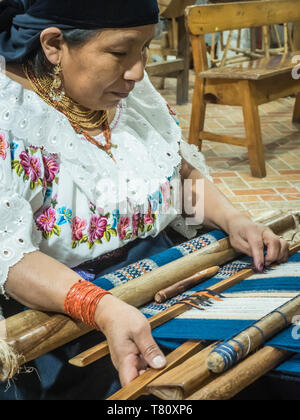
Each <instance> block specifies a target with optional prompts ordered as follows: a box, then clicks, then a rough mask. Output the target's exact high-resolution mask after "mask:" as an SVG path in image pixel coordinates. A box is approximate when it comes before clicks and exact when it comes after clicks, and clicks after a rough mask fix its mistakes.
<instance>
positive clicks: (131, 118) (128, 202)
mask: <svg viewBox="0 0 300 420" xmlns="http://www.w3.org/2000/svg"><path fill="white" fill-rule="evenodd" d="M158 15H159V10H158V6H157V2H156V0H111V1H107V0H98V1H97V2H94V1H92V0H85V1H84V2H83V1H82V0H72V1H71V0H3V1H2V2H1V5H0V55H2V56H3V57H4V58H5V60H6V63H7V68H6V70H7V71H6V72H5V73H2V74H1V75H0V288H1V291H2V293H3V295H4V296H6V297H9V298H10V299H9V300H8V301H6V300H5V299H4V298H2V301H1V302H2V306H3V315H4V316H8V315H10V314H13V313H14V311H17V310H20V308H21V309H23V308H24V306H26V307H29V308H33V309H38V310H43V311H53V312H61V313H66V314H68V315H69V316H71V317H74V318H75V319H80V320H82V321H84V322H86V323H87V324H89V325H91V326H92V327H93V328H95V330H96V329H98V330H101V332H102V333H103V334H104V335H105V336H106V338H107V340H108V343H109V346H110V352H111V358H112V362H113V365H114V367H115V368H116V370H115V371H114V370H113V369H112V367H111V365H110V363H109V362H108V361H107V360H105V361H100V362H98V363H96V364H94V365H92V367H91V368H86V369H83V370H78V369H76V368H74V367H71V366H68V364H67V360H68V358H70V357H72V356H74V355H75V354H77V353H78V352H80V351H82V349H84V348H86V346H87V345H89V346H90V345H92V344H96V342H98V341H99V334H100V333H99V332H96V331H95V333H92V334H89V335H88V336H86V337H85V338H83V339H80V340H77V341H74V342H72V343H71V344H70V345H67V346H64V347H61V348H60V349H58V350H57V351H55V352H52V353H50V354H47V355H45V356H43V357H40V358H38V359H37V360H36V361H35V363H34V364H33V366H34V367H35V368H36V369H35V370H36V371H35V372H33V373H31V374H21V375H19V376H18V378H17V380H16V381H15V383H14V385H13V386H11V387H10V388H9V389H8V390H6V388H7V387H6V384H4V385H2V387H1V392H0V395H1V397H0V398H1V399H15V398H16V399H101V398H106V397H107V396H108V395H110V394H111V393H112V392H114V391H116V389H117V387H119V386H120V383H119V380H118V378H119V379H120V382H121V383H122V384H126V383H128V382H130V381H131V380H132V379H133V378H135V377H137V376H138V375H139V373H140V372H141V371H142V370H144V369H145V368H146V367H147V366H151V367H153V368H161V367H163V366H164V364H165V358H164V355H163V352H162V350H161V349H160V348H159V347H158V345H157V344H156V343H155V341H154V339H153V338H152V335H151V330H150V327H149V323H148V321H147V320H146V318H144V316H143V315H142V314H141V313H140V312H139V311H138V310H137V309H135V308H133V307H131V306H129V305H127V304H125V303H124V302H122V301H120V300H118V299H117V298H115V297H113V296H112V295H111V294H109V293H107V292H105V291H104V290H102V289H100V288H99V287H96V286H94V285H93V284H92V283H91V282H90V281H88V280H90V279H91V277H93V276H91V273H92V274H93V275H101V274H104V273H107V272H109V271H113V270H115V269H116V268H119V267H121V266H125V265H127V264H129V263H131V262H134V261H137V260H138V259H141V258H145V257H147V256H150V255H153V254H155V253H157V252H159V251H160V250H163V249H166V248H168V247H170V246H171V245H172V243H171V241H170V240H169V239H168V237H167V235H166V233H165V231H164V230H165V228H166V227H167V226H168V225H171V224H172V223H173V225H174V223H175V225H176V226H177V228H180V229H181V232H184V231H185V228H184V219H183V218H182V217H181V214H180V211H179V210H178V206H177V205H176V200H177V198H176V197H177V196H178V190H179V187H180V185H182V186H183V187H184V189H185V185H191V182H190V183H184V182H183V181H185V180H192V183H193V182H194V184H196V182H195V181H197V180H201V182H202V185H203V186H204V188H203V192H202V193H201V194H200V197H199V194H198V196H197V197H196V198H197V200H198V202H197V204H198V206H199V208H200V206H202V204H203V203H204V206H203V207H204V215H203V216H201V215H199V214H198V213H199V212H198V211H197V207H196V209H195V215H194V216H195V217H194V219H195V220H196V222H197V223H204V224H206V225H208V226H211V227H217V228H219V229H222V230H224V231H225V232H227V233H228V235H229V237H230V240H231V243H232V245H233V246H234V247H235V248H236V249H238V250H240V251H242V252H244V253H246V254H248V255H251V256H252V257H253V259H254V264H255V265H256V267H257V269H258V270H262V269H263V267H264V265H268V264H270V263H272V262H273V261H278V262H283V261H285V260H286V258H287V244H286V243H285V242H284V241H283V240H281V239H280V238H278V237H276V236H275V235H274V234H273V233H272V232H271V231H270V230H269V229H267V228H265V227H264V226H261V225H259V224H255V223H253V222H252V221H251V220H250V219H248V218H247V217H245V216H244V215H242V214H241V213H239V212H238V211H237V210H235V209H234V208H233V207H232V206H231V204H230V203H229V202H228V201H227V200H226V199H225V198H224V197H223V195H221V193H220V192H219V191H218V190H217V189H216V188H215V187H214V186H213V184H212V183H211V182H210V177H209V174H208V170H207V168H206V166H205V163H204V159H203V156H202V155H201V153H199V152H198V151H197V149H196V148H195V146H189V145H188V144H187V143H185V142H184V141H182V139H181V133H180V129H179V127H178V125H177V123H176V121H175V119H174V116H173V113H172V112H171V110H170V109H169V107H168V106H167V104H166V103H165V101H164V100H163V98H162V97H161V96H160V95H159V94H158V93H157V92H156V91H155V89H154V88H153V86H152V84H151V83H150V81H149V79H148V77H147V76H146V75H145V72H144V70H145V64H146V58H147V49H148V47H149V44H150V42H151V40H152V38H153V36H154V33H155V24H156V23H157V22H158ZM195 191H196V189H195V188H194V187H193V191H191V192H190V194H192V193H193V194H194V195H195ZM183 192H184V194H186V193H189V192H188V191H183ZM194 198H195V197H194ZM177 201H178V200H177ZM190 216H191V214H190ZM195 220H194V222H195ZM17 302H18V304H17ZM18 305H19V307H18ZM5 390H6V391H7V392H5Z"/></svg>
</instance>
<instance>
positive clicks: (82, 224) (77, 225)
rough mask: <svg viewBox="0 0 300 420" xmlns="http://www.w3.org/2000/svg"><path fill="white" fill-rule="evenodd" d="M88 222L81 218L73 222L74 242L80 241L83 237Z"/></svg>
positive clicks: (76, 218)
mask: <svg viewBox="0 0 300 420" xmlns="http://www.w3.org/2000/svg"><path fill="white" fill-rule="evenodd" d="M86 225H87V222H86V220H84V219H80V217H77V216H76V217H74V219H73V220H72V225H71V226H72V241H80V240H81V239H82V236H83V231H84V229H85V228H86Z"/></svg>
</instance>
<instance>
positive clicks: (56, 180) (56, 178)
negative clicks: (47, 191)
mask: <svg viewBox="0 0 300 420" xmlns="http://www.w3.org/2000/svg"><path fill="white" fill-rule="evenodd" d="M54 181H55V184H58V181H59V178H58V177H57V176H56V177H55V178H54ZM51 184H52V183H51Z"/></svg>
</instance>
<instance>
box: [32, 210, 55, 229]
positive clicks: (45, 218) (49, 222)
mask: <svg viewBox="0 0 300 420" xmlns="http://www.w3.org/2000/svg"><path fill="white" fill-rule="evenodd" d="M55 221H56V217H55V210H54V209H53V208H52V207H47V208H46V209H45V210H44V212H43V214H41V215H40V217H38V218H37V220H36V224H37V227H38V229H39V230H41V231H44V232H51V231H52V230H53V228H54V224H55Z"/></svg>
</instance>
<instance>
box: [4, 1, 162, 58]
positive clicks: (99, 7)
mask: <svg viewBox="0 0 300 420" xmlns="http://www.w3.org/2000/svg"><path fill="white" fill-rule="evenodd" d="M158 16H159V9H158V5H157V0H3V1H2V2H0V55H2V56H4V58H5V59H6V61H8V62H10V61H21V60H22V59H23V58H24V57H26V56H28V55H29V54H30V53H31V52H32V51H34V50H35V49H36V48H37V47H38V46H39V42H40V41H39V37H40V33H41V32H42V31H43V30H44V29H46V28H48V27H50V26H55V27H57V28H59V29H62V30H64V29H101V28H129V27H134V26H143V25H150V24H156V23H157V22H158Z"/></svg>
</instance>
